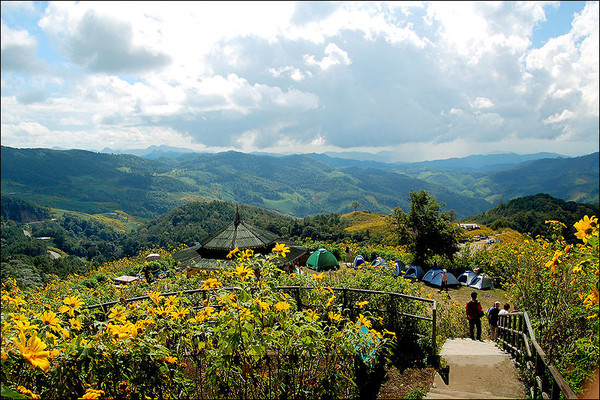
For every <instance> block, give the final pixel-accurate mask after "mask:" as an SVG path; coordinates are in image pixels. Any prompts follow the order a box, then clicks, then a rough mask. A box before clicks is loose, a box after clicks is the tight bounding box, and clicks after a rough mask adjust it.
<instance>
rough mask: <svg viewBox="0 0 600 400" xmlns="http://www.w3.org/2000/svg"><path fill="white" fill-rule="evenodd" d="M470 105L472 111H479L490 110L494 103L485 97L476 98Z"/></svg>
mask: <svg viewBox="0 0 600 400" xmlns="http://www.w3.org/2000/svg"><path fill="white" fill-rule="evenodd" d="M470 105H471V108H472V109H473V110H476V111H479V110H482V109H486V108H492V107H493V106H494V103H493V102H492V100H490V99H488V98H487V97H477V98H476V99H475V100H474V101H472V102H471V103H470Z"/></svg>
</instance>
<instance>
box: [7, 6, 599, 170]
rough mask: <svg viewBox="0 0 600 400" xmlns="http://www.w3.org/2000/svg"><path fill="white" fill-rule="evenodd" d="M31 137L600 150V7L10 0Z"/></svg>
mask: <svg viewBox="0 0 600 400" xmlns="http://www.w3.org/2000/svg"><path fill="white" fill-rule="evenodd" d="M1 19H2V32H1V34H2V36H1V47H2V49H1V51H2V53H1V58H0V60H1V139H2V144H3V145H5V146H11V147H19V148H32V147H36V148H37V147H43V148H53V147H59V148H66V149H70V148H78V149H86V150H94V151H100V150H102V149H104V148H107V147H108V148H110V149H114V150H117V149H118V150H126V149H142V148H146V147H148V146H151V145H167V146H173V147H182V148H188V149H192V150H195V151H198V152H220V151H228V150H235V151H242V152H269V153H283V154H290V153H310V152H316V153H323V152H338V153H345V154H346V155H351V154H358V153H369V154H373V157H374V158H377V159H380V160H381V161H387V162H395V161H401V162H414V161H422V160H433V159H445V158H452V157H465V156H468V155H471V154H491V153H502V152H515V153H518V154H529V153H537V152H554V153H559V154H563V155H567V156H579V155H585V154H590V153H593V152H596V151H598V147H599V127H598V125H599V115H598V114H599V111H598V110H599V102H598V91H599V82H598V76H599V71H598V62H599V44H598V32H599V27H598V25H599V23H598V21H599V16H598V2H597V1H594V2H543V3H541V2H531V1H526V2H506V3H504V2H495V1H494V2H462V1H461V2H457V3H453V2H447V1H444V2H423V3H422V2H391V3H387V2H366V3H362V2H334V3H329V2H288V1H285V2H239V3H237V2H181V3H178V2H173V1H169V2H131V3H128V2H98V3H95V2H88V1H85V2H57V3H52V2H50V3H48V2H2V3H1Z"/></svg>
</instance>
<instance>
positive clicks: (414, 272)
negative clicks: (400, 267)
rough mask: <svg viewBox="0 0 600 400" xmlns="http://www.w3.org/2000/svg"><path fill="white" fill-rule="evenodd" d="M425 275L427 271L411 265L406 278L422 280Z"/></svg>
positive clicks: (405, 275)
mask: <svg viewBox="0 0 600 400" xmlns="http://www.w3.org/2000/svg"><path fill="white" fill-rule="evenodd" d="M423 275H425V271H423V268H421V267H420V266H418V265H411V266H410V267H408V269H407V270H406V273H405V274H404V277H405V278H411V279H421V278H422V277H423Z"/></svg>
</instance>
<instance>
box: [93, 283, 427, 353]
mask: <svg viewBox="0 0 600 400" xmlns="http://www.w3.org/2000/svg"><path fill="white" fill-rule="evenodd" d="M222 289H224V290H234V288H232V287H224V288H222ZM275 289H277V290H283V291H288V292H292V293H293V294H294V297H295V300H296V304H297V307H298V310H301V309H302V308H304V307H309V306H311V305H310V304H303V302H302V296H301V292H302V291H305V290H314V289H316V288H315V287H313V286H276V287H275ZM331 290H333V291H334V292H342V309H345V310H349V311H350V313H351V314H356V312H358V310H359V309H360V307H358V306H356V301H354V302H353V300H356V299H352V296H353V294H363V295H377V296H389V299H390V300H389V301H388V302H387V303H386V307H385V308H384V309H374V308H368V307H367V308H364V309H362V310H364V311H371V312H373V313H379V314H382V313H386V314H388V315H391V316H392V317H393V318H394V319H395V318H396V317H397V316H403V317H408V318H412V319H417V320H423V321H428V322H430V323H431V343H432V346H433V348H435V343H436V323H437V302H436V301H435V300H432V299H425V298H422V297H415V296H409V295H406V294H402V293H395V292H382V291H377V290H367V289H353V288H338V287H333V288H331ZM210 291H211V289H191V290H183V291H179V292H166V293H161V294H160V296H176V295H181V294H183V295H187V296H193V297H197V299H196V303H197V304H203V303H202V300H204V299H206V294H207V293H209V292H210ZM148 298H149V297H148V296H139V297H132V298H129V299H125V303H133V302H136V301H142V300H146V299H148ZM399 298H401V299H407V300H411V301H420V302H425V303H431V304H432V308H431V317H429V316H424V315H414V314H408V313H403V312H400V311H398V308H397V304H396V303H397V302H396V299H399ZM117 304H119V302H118V301H111V302H108V303H102V304H94V305H90V306H86V307H85V308H87V309H90V310H93V309H97V308H101V309H102V310H103V311H104V312H105V313H106V312H108V309H109V308H110V307H112V306H114V305H117ZM201 307H203V306H201V305H198V306H195V307H194V308H201Z"/></svg>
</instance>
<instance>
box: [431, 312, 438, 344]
mask: <svg viewBox="0 0 600 400" xmlns="http://www.w3.org/2000/svg"><path fill="white" fill-rule="evenodd" d="M436 324H437V301H434V302H433V310H432V321H431V345H432V346H433V351H434V352H436V351H437V343H436V334H437V332H436Z"/></svg>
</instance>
